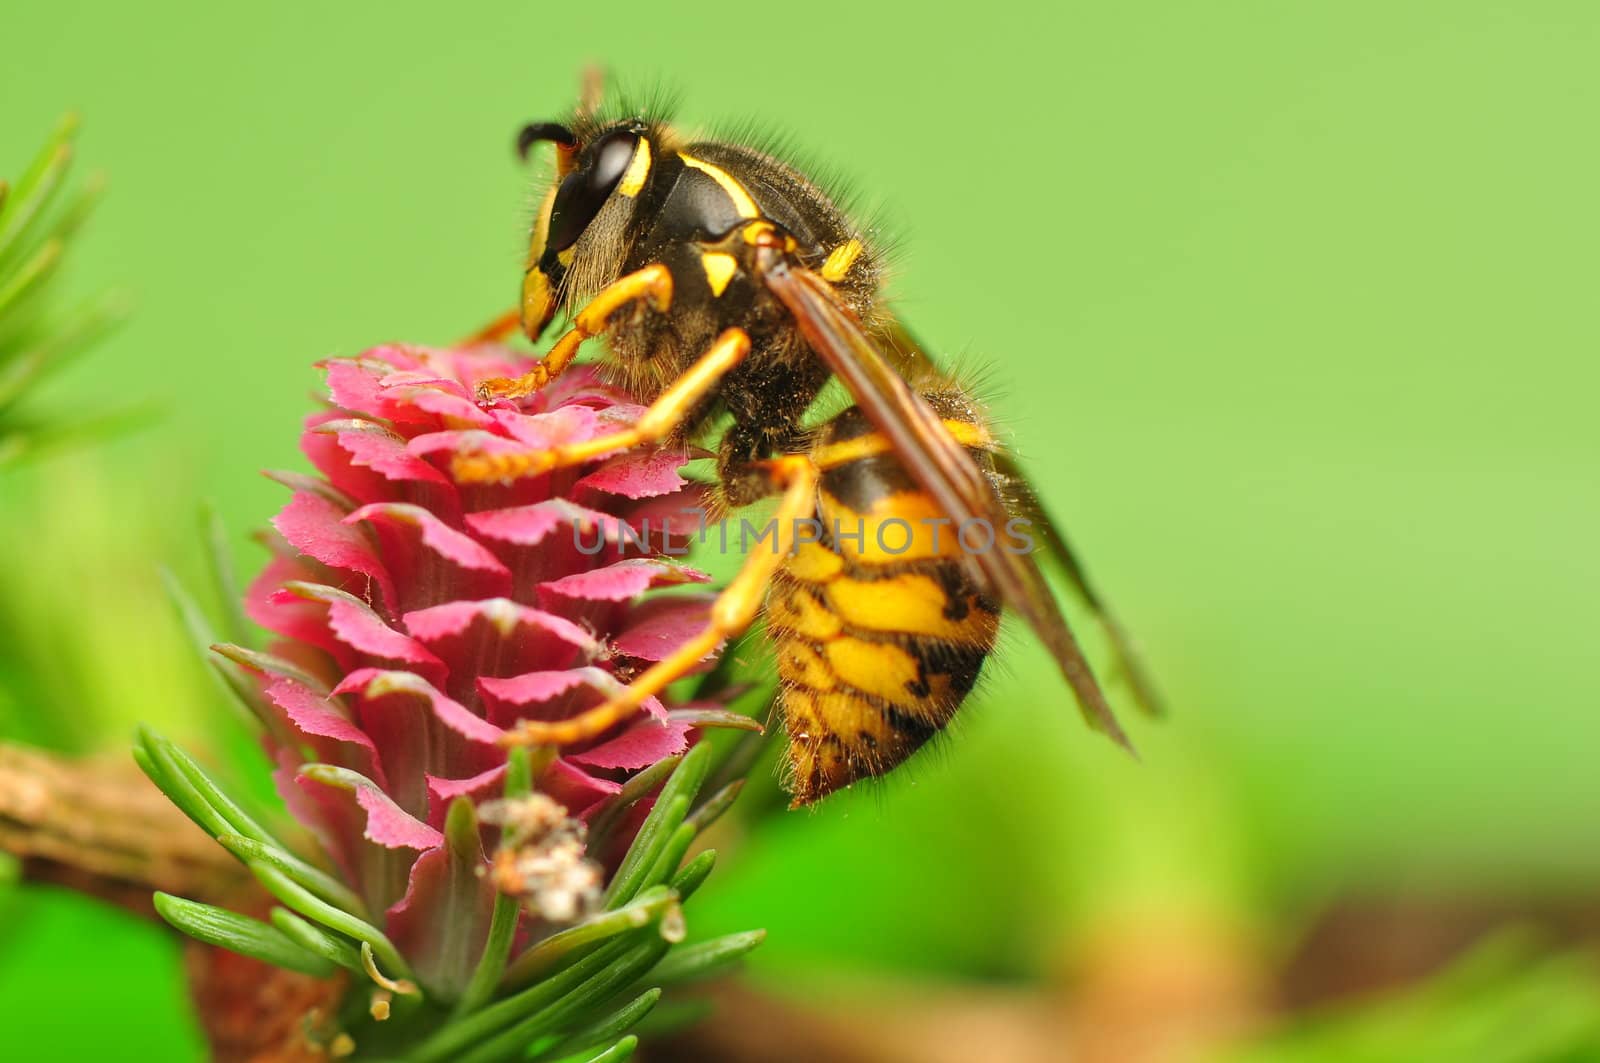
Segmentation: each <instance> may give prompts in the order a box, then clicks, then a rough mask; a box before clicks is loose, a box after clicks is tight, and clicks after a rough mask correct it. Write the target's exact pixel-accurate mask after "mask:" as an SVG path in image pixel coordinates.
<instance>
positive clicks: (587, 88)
mask: <svg viewBox="0 0 1600 1063" xmlns="http://www.w3.org/2000/svg"><path fill="white" fill-rule="evenodd" d="M605 99H606V68H605V67H603V66H601V65H600V64H599V63H591V64H590V65H589V66H587V67H585V68H584V71H583V78H582V80H581V81H580V82H579V85H578V115H579V117H581V118H585V119H587V118H593V117H594V116H595V113H596V112H597V111H599V110H600V105H601V104H602V103H604V102H605Z"/></svg>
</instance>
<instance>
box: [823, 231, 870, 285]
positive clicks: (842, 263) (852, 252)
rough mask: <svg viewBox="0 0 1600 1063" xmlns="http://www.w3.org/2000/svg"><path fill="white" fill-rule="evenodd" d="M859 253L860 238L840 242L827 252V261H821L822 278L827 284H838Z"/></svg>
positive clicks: (854, 262)
mask: <svg viewBox="0 0 1600 1063" xmlns="http://www.w3.org/2000/svg"><path fill="white" fill-rule="evenodd" d="M860 254H861V241H860V240H856V239H851V240H850V241H849V242H847V243H843V244H840V245H839V246H838V247H836V248H834V249H833V250H832V251H830V252H829V253H828V258H827V261H825V262H823V263H822V279H823V280H825V281H827V282H828V283H829V284H838V283H839V282H840V281H842V280H844V277H845V274H847V273H849V272H850V267H851V266H853V265H855V264H856V259H857V257H859V256H860Z"/></svg>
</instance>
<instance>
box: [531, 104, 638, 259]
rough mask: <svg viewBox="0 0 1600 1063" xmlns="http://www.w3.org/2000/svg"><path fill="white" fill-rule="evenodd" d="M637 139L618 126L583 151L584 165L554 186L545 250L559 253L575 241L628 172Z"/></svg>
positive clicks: (636, 136)
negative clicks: (556, 186) (556, 187)
mask: <svg viewBox="0 0 1600 1063" xmlns="http://www.w3.org/2000/svg"><path fill="white" fill-rule="evenodd" d="M638 143H639V137H638V134H636V133H632V132H629V131H627V130H617V131H616V132H614V133H607V134H606V135H605V136H603V137H601V138H600V139H599V140H596V141H595V142H594V143H593V144H591V145H590V146H589V148H588V150H587V151H585V152H584V155H585V157H586V160H587V165H585V166H583V167H582V168H581V169H579V170H577V171H576V172H574V173H571V174H568V175H567V178H566V180H564V181H562V182H561V187H560V188H559V189H557V190H556V199H555V203H554V204H552V205H551V208H550V235H549V238H548V240H547V241H546V244H545V250H546V252H547V253H560V252H562V251H565V250H566V249H567V248H569V247H571V246H572V245H573V244H575V243H577V242H578V237H579V236H581V235H583V230H584V229H586V228H588V227H589V223H590V222H592V221H594V216H595V215H596V214H599V213H600V208H601V207H602V206H604V205H605V202H606V199H607V198H608V197H609V196H610V195H611V193H612V190H614V189H615V188H616V187H617V183H618V182H620V181H621V180H622V175H623V174H625V173H627V172H628V163H629V162H631V161H632V160H633V151H634V148H635V147H637V146H638Z"/></svg>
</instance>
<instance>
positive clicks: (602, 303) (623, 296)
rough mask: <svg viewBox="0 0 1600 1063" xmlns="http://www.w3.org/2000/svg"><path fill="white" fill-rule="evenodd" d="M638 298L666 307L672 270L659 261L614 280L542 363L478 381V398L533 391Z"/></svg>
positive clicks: (659, 308)
mask: <svg viewBox="0 0 1600 1063" xmlns="http://www.w3.org/2000/svg"><path fill="white" fill-rule="evenodd" d="M635 299H645V300H648V301H649V303H650V307H651V309H653V310H656V311H665V310H666V309H667V308H668V307H669V306H671V304H672V273H671V271H669V270H668V269H667V267H666V266H664V265H662V264H661V263H659V262H654V263H651V264H650V265H648V266H646V267H644V268H643V269H640V270H635V271H634V272H632V273H629V274H628V275H627V276H625V277H620V278H618V279H617V280H614V281H612V282H611V283H610V284H608V285H606V286H605V287H604V288H602V289H600V294H598V295H596V296H595V297H594V298H593V299H591V300H589V304H588V305H587V306H585V307H584V308H583V309H582V310H579V311H578V313H577V315H576V316H575V317H574V318H573V319H572V328H570V329H568V330H567V332H566V334H565V335H564V336H562V337H561V338H560V339H559V340H557V341H556V343H555V346H553V347H551V348H550V351H549V353H547V354H546V355H545V356H544V357H543V358H541V359H540V360H539V363H538V364H537V365H535V366H534V367H533V368H532V369H530V370H528V371H527V372H526V373H524V374H523V375H522V376H520V377H515V378H512V377H495V378H494V379H492V380H485V381H482V382H481V383H479V384H478V389H477V390H478V401H479V402H484V403H488V402H493V401H495V400H496V399H521V398H526V397H527V396H529V395H532V394H533V393H534V392H536V391H538V390H539V389H540V388H542V387H544V386H545V385H546V384H548V383H550V381H552V380H554V379H555V378H556V377H558V376H560V375H561V373H562V371H563V370H565V369H566V368H567V366H568V365H569V364H570V363H571V362H572V359H573V358H574V357H575V356H576V355H577V353H578V347H579V346H580V345H581V344H582V343H583V341H584V340H588V339H593V338H594V337H596V336H598V335H600V333H602V332H604V331H605V330H606V323H607V322H608V321H610V320H611V315H612V314H615V313H616V312H617V311H618V310H621V309H622V308H623V307H624V306H627V305H628V304H629V303H631V302H633V301H634V300H635Z"/></svg>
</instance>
